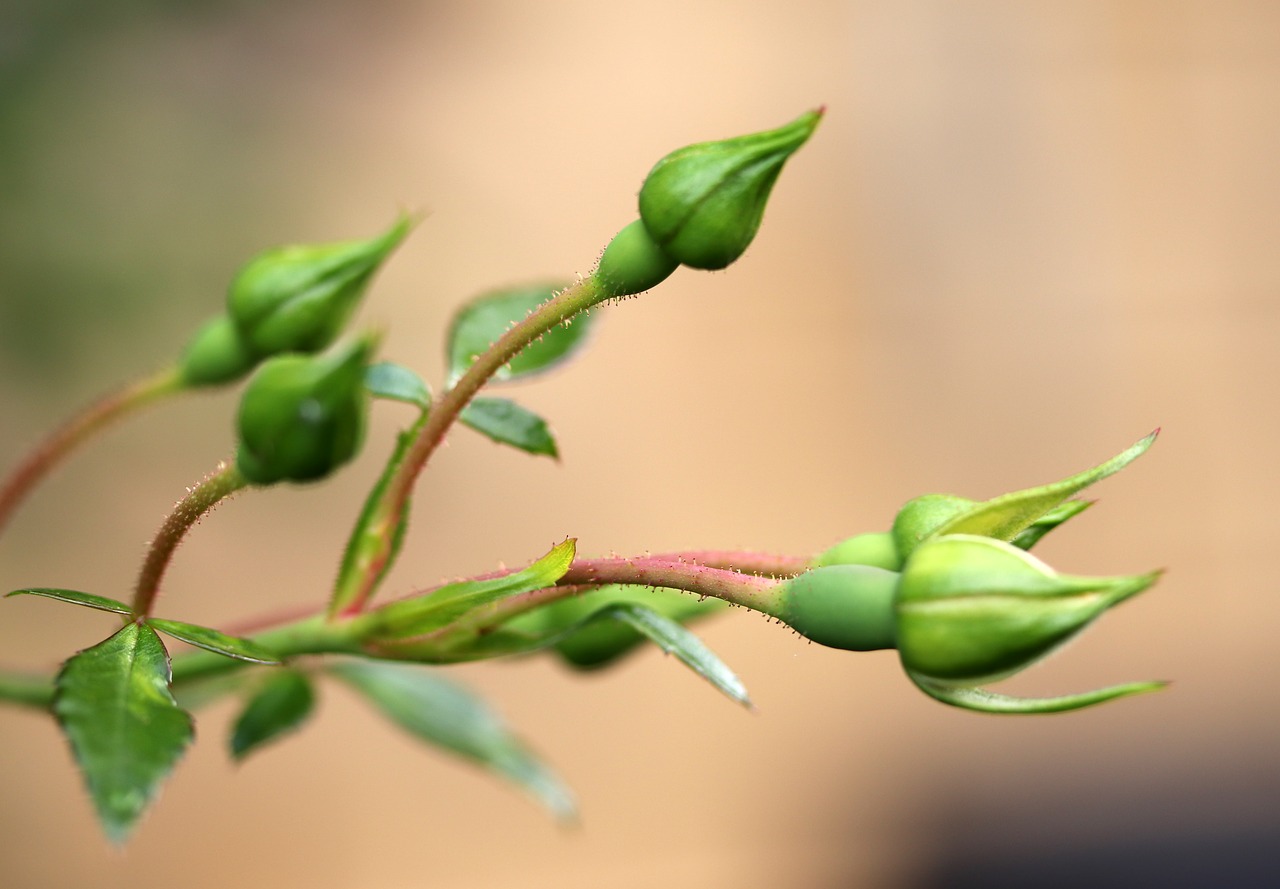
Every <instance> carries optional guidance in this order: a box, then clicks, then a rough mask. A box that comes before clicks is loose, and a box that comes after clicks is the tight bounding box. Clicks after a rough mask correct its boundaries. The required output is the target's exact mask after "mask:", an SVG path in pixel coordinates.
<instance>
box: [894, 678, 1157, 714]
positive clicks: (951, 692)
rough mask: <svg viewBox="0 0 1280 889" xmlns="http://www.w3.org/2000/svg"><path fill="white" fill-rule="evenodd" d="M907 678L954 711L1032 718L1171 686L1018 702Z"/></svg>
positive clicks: (1136, 685)
mask: <svg viewBox="0 0 1280 889" xmlns="http://www.w3.org/2000/svg"><path fill="white" fill-rule="evenodd" d="M907 675H908V676H910V677H911V681H912V682H914V683H915V684H916V687H917V688H919V689H920V690H921V691H923V692H924V693H925V694H927V695H928V696H929V697H931V698H933V699H934V700H935V701H941V702H942V703H944V704H950V705H951V706H952V707H960V708H961V709H963V710H972V711H974V712H976V713H1000V714H1013V715H1019V714H1030V713H1065V712H1067V711H1068V710H1079V709H1081V708H1083V707H1092V706H1093V705H1095V704H1102V703H1106V702H1107V701H1113V700H1115V699H1116V698H1124V697H1128V696H1129V695H1140V694H1144V693H1146V692H1149V691H1159V690H1160V689H1162V688H1164V687H1165V686H1166V685H1168V683H1167V682H1129V683H1126V684H1124V685H1112V686H1109V687H1108V688H1099V689H1097V690H1095V691H1086V692H1082V693H1080V694H1074V695H1061V696H1059V697H1054V698H1018V697H1014V696H1012V695H1006V694H1001V693H999V692H994V691H988V690H986V689H983V688H960V687H956V686H951V685H942V684H941V683H937V682H932V681H930V680H928V679H926V678H924V677H923V676H918V675H916V674H915V673H913V672H911V671H910V670H908V671H907Z"/></svg>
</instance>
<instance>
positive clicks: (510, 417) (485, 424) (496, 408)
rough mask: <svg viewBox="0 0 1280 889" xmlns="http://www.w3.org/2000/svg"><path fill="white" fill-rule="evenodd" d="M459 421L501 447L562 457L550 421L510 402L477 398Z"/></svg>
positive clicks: (463, 412) (500, 399) (464, 409)
mask: <svg viewBox="0 0 1280 889" xmlns="http://www.w3.org/2000/svg"><path fill="white" fill-rule="evenodd" d="M458 419H459V420H461V421H462V422H463V423H464V424H466V425H467V426H470V427H471V428H472V429H474V430H475V431H476V432H479V433H480V434H481V435H485V436H488V437H489V438H491V439H492V440H494V441H496V442H497V443H498V444H506V445H511V446H512V447H515V448H519V449H520V450H522V451H524V452H526V453H529V454H533V455H535V456H536V455H539V454H542V455H545V456H548V457H552V458H554V459H559V457H560V453H559V451H558V450H557V449H556V440H555V438H554V437H553V436H552V435H551V430H550V429H549V428H548V427H547V421H546V420H544V419H542V418H541V417H539V416H538V415H537V414H535V413H533V412H532V411H530V410H528V409H526V408H523V407H521V406H520V405H518V404H516V403H515V402H514V401H509V400H507V399H506V398H474V399H472V400H471V403H470V404H468V405H467V406H466V407H465V408H463V410H462V413H461V414H460V415H459V417H458Z"/></svg>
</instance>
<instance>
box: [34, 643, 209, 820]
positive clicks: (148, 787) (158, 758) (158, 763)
mask: <svg viewBox="0 0 1280 889" xmlns="http://www.w3.org/2000/svg"><path fill="white" fill-rule="evenodd" d="M170 677H171V673H170V669H169V654H168V652H166V651H165V648H164V644H163V643H162V642H161V641H160V638H159V637H158V636H157V635H156V634H155V631H154V630H152V629H151V628H150V627H148V626H145V625H141V624H138V623H129V624H126V625H125V626H124V627H123V628H121V629H120V630H119V631H118V632H117V633H115V635H113V636H111V637H110V638H109V639H107V640H106V641H104V642H100V643H98V644H97V645H95V646H93V647H92V648H86V649H85V650H84V651H81V652H79V653H78V654H76V655H73V656H72V657H71V658H70V659H69V660H68V661H67V662H66V663H65V664H64V665H63V667H62V670H61V671H60V672H59V673H58V678H57V683H56V691H55V692H54V700H53V712H54V715H55V716H56V717H57V720H58V724H59V725H61V726H62V730H63V732H64V733H65V734H66V736H67V740H68V741H70V743H71V752H72V754H73V755H74V756H75V759H76V762H77V763H78V764H79V765H80V770H81V771H82V772H83V773H84V777H85V783H86V784H87V786H88V788H89V796H90V797H91V798H92V800H93V804H94V808H95V809H96V810H97V813H98V820H99V821H100V822H101V823H102V827H103V829H104V830H105V831H106V834H107V837H108V838H109V839H110V840H111V841H112V842H113V843H116V844H122V843H123V842H124V841H125V840H126V839H128V837H129V834H130V832H131V831H132V830H133V828H134V825H135V824H136V823H137V821H138V818H139V817H141V815H142V813H143V812H144V811H145V810H146V808H147V806H148V805H149V804H150V803H151V801H152V800H153V799H154V798H155V795H156V792H157V791H158V790H159V787H160V783H161V782H162V781H163V780H164V779H165V777H167V776H168V774H169V772H170V771H172V769H173V767H174V766H175V765H176V764H177V762H178V760H179V759H180V758H181V757H182V754H183V752H184V751H185V750H186V748H187V745H188V744H189V743H190V742H191V738H192V735H193V729H192V723H191V717H190V716H189V715H188V714H187V713H186V712H185V711H184V710H182V708H180V707H179V706H178V704H177V702H176V701H174V699H173V695H172V694H171V693H170V691H169V681H170Z"/></svg>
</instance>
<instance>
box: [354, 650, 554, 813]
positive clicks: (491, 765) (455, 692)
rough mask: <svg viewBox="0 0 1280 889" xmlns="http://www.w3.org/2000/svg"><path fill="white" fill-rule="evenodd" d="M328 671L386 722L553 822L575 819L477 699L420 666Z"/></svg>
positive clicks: (535, 762) (548, 777)
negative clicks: (505, 787)
mask: <svg viewBox="0 0 1280 889" xmlns="http://www.w3.org/2000/svg"><path fill="white" fill-rule="evenodd" d="M329 670H330V672H331V673H333V674H334V675H335V676H337V677H338V678H339V679H342V680H343V681H344V682H346V683H347V684H349V685H350V686H351V687H352V688H354V689H355V690H356V691H358V692H360V694H362V695H363V696H364V697H365V698H367V699H368V700H369V702H370V703H372V704H373V705H374V706H375V707H377V708H378V709H379V710H380V711H381V712H382V713H383V715H385V716H386V717H388V718H389V719H390V720H391V721H392V722H394V723H396V724H397V725H399V726H400V727H401V728H403V729H405V730H406V731H408V732H409V733H410V734H412V735H415V736H417V737H418V738H421V739H422V740H424V741H426V742H427V743H429V744H433V745H435V746H437V747H443V748H444V749H446V750H449V751H452V752H453V753H456V754H458V755H460V756H462V757H465V758H466V759H470V760H473V761H474V762H477V763H479V764H480V765H481V766H483V767H484V768H486V769H488V770H489V771H492V772H495V773H497V774H498V775H501V776H502V777H504V778H507V779H508V780H510V781H512V782H514V783H515V784H517V785H519V786H520V787H521V788H523V789H524V790H525V792H527V793H528V794H529V795H531V796H532V797H533V798H534V799H536V800H537V801H538V802H540V803H541V804H542V805H543V806H545V807H546V808H547V809H549V810H550V811H551V813H552V814H553V815H555V816H556V817H557V818H559V819H561V820H564V821H569V820H573V819H574V818H575V817H576V816H577V805H576V803H575V801H574V798H573V794H572V792H571V791H570V790H569V789H568V787H566V786H565V784H564V783H563V782H562V781H561V780H560V778H559V777H558V776H557V775H556V774H555V773H554V772H553V771H551V770H550V769H549V768H548V767H547V766H545V765H544V764H543V763H542V762H541V761H540V760H539V759H538V758H537V757H535V756H534V755H533V754H532V753H531V752H530V751H529V749H528V748H527V747H526V746H525V745H524V743H523V742H522V741H521V740H520V739H519V738H518V737H516V735H515V734H513V733H512V732H511V730H510V729H509V728H508V727H507V726H506V724H505V723H504V722H503V720H502V719H501V717H499V716H498V714H497V713H495V712H494V711H493V710H492V709H491V708H490V707H489V706H488V705H487V704H486V703H485V702H484V701H483V700H481V699H480V698H479V697H477V696H476V695H474V694H472V693H471V692H470V691H468V690H467V689H465V688H463V687H462V686H460V685H457V684H455V683H453V682H450V681H449V680H447V679H444V678H443V677H441V676H440V675H439V673H437V672H434V671H432V670H431V669H429V668H424V667H411V666H404V665H398V664H386V663H380V662H375V661H352V662H350V663H345V664H340V665H336V666H333V667H330V668H329Z"/></svg>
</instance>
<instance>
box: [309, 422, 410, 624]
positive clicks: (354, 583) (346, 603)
mask: <svg viewBox="0 0 1280 889" xmlns="http://www.w3.org/2000/svg"><path fill="white" fill-rule="evenodd" d="M427 416H428V415H427V412H426V411H423V412H422V414H421V415H420V416H419V417H418V419H417V421H416V422H414V424H413V425H412V426H410V427H409V428H408V429H406V430H404V431H403V432H401V433H400V435H399V436H398V437H397V438H396V447H395V450H394V451H392V453H391V457H390V458H389V459H388V460H387V465H386V466H384V467H383V469H382V474H381V475H380V476H378V481H377V483H376V484H374V486H373V488H372V489H370V491H369V495H368V496H367V497H366V498H365V501H364V506H362V507H361V508H360V517H359V518H358V519H356V524H355V527H353V528H352V529H351V536H350V537H348V538H347V546H346V549H344V550H343V552H342V565H341V566H340V567H339V568H338V577H337V580H335V581H334V584H333V595H332V596H331V597H330V598H329V615H330V616H331V617H332V616H334V615H338V614H341V613H342V612H343V611H345V610H346V609H347V608H349V607H351V606H352V605H355V604H356V602H357V600H360V599H361V598H362V597H365V598H367V597H368V596H371V595H372V594H373V592H374V591H375V590H376V589H377V586H378V583H379V582H381V580H382V578H383V576H384V575H386V573H387V572H388V571H389V570H391V566H392V565H393V564H395V561H396V557H397V556H398V555H399V554H400V548H401V547H402V546H403V545H404V535H405V532H406V531H407V530H408V528H409V503H410V501H409V500H405V502H404V506H403V507H402V508H401V510H400V515H399V516H397V517H396V519H395V521H394V523H393V522H391V521H390V519H389V518H388V517H387V516H386V515H384V514H383V512H382V511H381V510H380V509H379V507H380V506H381V504H382V495H383V494H385V493H386V490H387V486H388V485H390V484H391V478H392V477H393V476H394V475H395V474H396V471H397V470H399V468H400V464H401V463H403V462H404V457H405V454H406V453H408V451H409V445H411V444H413V440H414V439H415V438H417V436H418V432H419V431H421V429H422V427H423V425H425V424H426V422H427ZM387 538H390V544H391V545H390V548H389V550H387V553H386V557H385V558H384V559H383V560H382V564H381V565H380V566H379V567H378V569H377V571H376V572H375V573H374V577H373V581H372V584H371V585H369V586H368V587H367V588H366V580H367V577H366V575H367V573H368V572H369V569H370V568H371V566H372V565H373V564H374V561H375V560H376V559H377V558H379V554H380V553H381V552H382V547H383V542H384V540H385V539H387Z"/></svg>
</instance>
